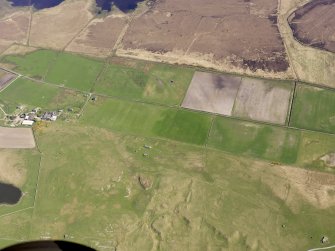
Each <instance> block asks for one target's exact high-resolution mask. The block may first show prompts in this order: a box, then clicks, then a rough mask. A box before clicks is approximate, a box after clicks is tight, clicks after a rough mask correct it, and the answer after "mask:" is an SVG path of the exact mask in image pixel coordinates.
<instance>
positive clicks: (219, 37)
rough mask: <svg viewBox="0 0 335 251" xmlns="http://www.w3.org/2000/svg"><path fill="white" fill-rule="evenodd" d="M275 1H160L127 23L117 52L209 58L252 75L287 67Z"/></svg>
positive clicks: (278, 70) (277, 70)
mask: <svg viewBox="0 0 335 251" xmlns="http://www.w3.org/2000/svg"><path fill="white" fill-rule="evenodd" d="M277 5H278V2H277V0H250V1H249V0H248V1H245V0H208V1H203V0H183V1H180V0H161V1H157V2H156V3H155V5H154V6H153V7H152V8H150V10H148V11H147V12H146V13H144V14H143V15H141V16H139V17H137V18H135V19H134V20H133V22H132V23H131V25H130V27H129V29H128V31H127V33H126V35H125V37H124V39H123V48H124V49H128V50H132V49H142V50H143V49H144V50H147V51H150V52H154V53H160V54H164V53H167V52H178V53H183V54H184V55H190V54H191V55H199V56H201V55H213V59H214V60H215V61H218V62H230V64H232V65H235V66H238V67H242V68H249V69H251V70H252V71H256V70H257V69H262V70H265V71H274V72H283V71H286V70H287V69H288V67H289V64H288V62H287V58H286V52H285V47H284V44H283V42H282V39H281V37H280V34H279V30H278V27H277Z"/></svg>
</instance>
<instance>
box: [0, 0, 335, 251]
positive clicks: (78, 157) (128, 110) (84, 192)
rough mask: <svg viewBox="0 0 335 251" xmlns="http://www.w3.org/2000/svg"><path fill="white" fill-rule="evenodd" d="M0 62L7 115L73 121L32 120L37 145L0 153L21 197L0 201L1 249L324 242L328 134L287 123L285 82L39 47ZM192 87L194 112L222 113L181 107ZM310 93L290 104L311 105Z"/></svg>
mask: <svg viewBox="0 0 335 251" xmlns="http://www.w3.org/2000/svg"><path fill="white" fill-rule="evenodd" d="M243 4H244V3H243ZM253 10H255V9H253ZM13 48H14V47H13ZM27 48H28V47H27ZM9 51H10V50H9ZM39 59H41V60H39ZM2 63H3V64H6V65H12V66H13V69H15V71H18V72H19V73H21V74H23V76H20V78H18V79H17V80H16V81H14V82H13V83H12V84H11V85H10V86H8V87H7V88H6V89H5V90H3V91H2V92H0V105H1V107H0V108H1V109H2V110H4V112H3V113H7V117H8V116H9V117H11V115H13V114H14V115H16V112H17V110H18V109H17V107H19V109H27V110H29V111H31V109H32V108H36V107H41V108H42V110H51V111H54V110H59V109H62V110H63V109H64V110H65V112H64V113H67V111H69V110H71V112H70V113H71V114H72V115H74V116H71V117H70V116H64V117H63V116H62V115H61V116H60V117H59V119H57V121H55V122H46V121H43V122H37V123H35V125H34V126H33V128H32V129H33V133H34V135H31V136H34V138H33V139H36V145H37V146H38V147H37V148H34V149H24V150H22V149H0V182H5V183H9V184H14V185H15V186H17V187H18V188H20V189H21V190H22V192H23V197H22V198H21V200H20V201H19V203H18V204H16V205H14V206H6V205H0V247H4V246H7V245H9V244H12V243H14V242H20V241H26V240H32V239H35V240H36V239H64V240H71V241H74V242H79V243H82V244H86V245H89V246H91V247H93V248H95V249H97V250H106V251H107V250H111V249H112V250H113V249H121V250H133V249H134V246H136V247H137V248H140V249H143V250H179V249H181V250H216V249H222V248H224V249H229V250H292V251H293V250H294V251H295V250H308V249H310V248H312V247H318V246H323V245H322V244H320V239H321V238H322V237H323V236H327V237H328V238H329V239H330V242H333V240H335V233H334V231H333V226H334V224H335V220H334V219H335V218H334V217H333V216H334V214H335V196H334V194H335V175H334V173H335V169H334V167H335V157H334V156H335V152H334V149H335V135H332V134H323V133H320V132H317V129H313V130H315V131H307V130H300V129H298V128H297V129H293V128H289V127H288V126H286V125H285V122H286V120H287V113H288V109H289V107H290V101H291V99H292V96H293V95H292V89H293V86H294V85H293V83H292V82H290V81H272V80H265V79H259V80H256V79H251V78H248V77H245V76H240V77H239V76H231V75H218V74H209V73H200V72H197V73H195V74H194V72H195V70H193V69H190V68H187V67H177V66H172V65H166V64H156V63H152V62H151V63H149V62H143V61H139V60H130V59H124V58H119V57H115V56H112V57H110V58H108V60H106V61H105V62H103V61H101V60H98V59H93V58H88V57H83V56H79V55H75V54H70V53H64V52H52V51H47V50H37V51H34V52H29V53H26V54H25V55H16V56H13V55H5V56H4V57H3V58H2ZM27 76H33V78H36V79H39V80H38V81H37V80H36V81H34V80H33V79H29V78H28V77H27ZM192 76H193V81H192ZM49 82H50V83H49ZM190 83H191V84H190ZM189 84H190V87H189V88H188V86H189ZM62 85H64V86H62ZM203 85H207V86H209V87H210V88H208V89H207V88H204V86H203ZM297 86H298V87H297V90H296V97H295V98H296V99H297V100H296V101H299V100H300V98H301V95H300V93H301V90H300V89H299V88H300V87H301V86H302V85H301V84H298V85H297ZM308 88H311V89H313V88H312V87H310V86H308ZM76 89H77V90H76ZM187 89H188V91H187ZM313 90H314V89H313ZM88 92H90V93H88ZM186 92H187V93H186ZM201 92H204V93H206V95H207V94H208V96H209V97H207V96H205V97H202V95H199V97H200V98H199V103H200V104H203V107H205V108H206V103H207V102H209V101H211V102H213V104H211V105H212V107H215V108H216V109H218V110H219V112H221V113H222V114H223V115H231V116H232V118H226V117H221V116H219V115H217V114H208V113H205V112H199V111H190V110H188V109H184V108H181V107H179V105H180V104H181V103H182V99H183V97H184V96H185V94H186V98H185V100H186V99H187V98H189V97H191V98H192V105H193V106H196V105H197V103H196V99H197V96H196V95H198V93H201ZM323 92H324V93H327V95H326V94H323V95H325V96H323V95H321V96H319V97H318V98H319V99H324V100H325V101H324V102H325V104H326V103H327V102H328V103H330V104H331V100H332V96H331V95H330V94H329V93H330V91H328V90H327V91H326V90H324V89H322V92H321V93H323ZM215 94H217V95H218V96H215ZM211 95H212V97H211ZM313 95H315V94H314V93H313ZM313 95H312V94H311V96H308V97H307V98H303V99H302V101H301V103H305V105H306V107H308V105H309V102H310V101H312V102H311V103H312V104H311V106H313V107H314V106H316V105H313V102H314V103H315V101H313V98H312V97H313ZM328 95H330V96H329V97H328ZM299 96H300V98H299ZM213 97H216V98H213ZM303 97H305V96H303ZM206 98H207V100H206ZM315 99H317V98H315ZM185 100H184V103H185ZM222 100H223V101H224V102H225V103H224V104H225V106H223V107H222V106H221V105H220V104H221V103H220V102H222ZM296 101H294V102H293V113H292V116H294V113H295V109H296V105H297V104H298V103H299V102H300V101H299V102H298V103H296ZM322 104H323V103H322ZM209 106H210V105H208V107H209ZM301 106H303V105H301ZM22 107H24V108H22ZM203 107H200V108H201V109H200V108H199V110H204V111H206V110H205V108H203ZM69 108H70V109H69ZM191 108H192V109H196V108H195V107H191ZM206 109H207V108H206ZM320 109H322V111H328V110H325V109H324V108H321V106H320ZM320 111H321V110H320ZM329 111H330V110H329ZM0 112H1V111H0ZM210 112H213V111H210ZM320 114H321V113H320ZM329 114H331V113H329ZM329 114H328V115H327V114H324V115H318V116H321V117H322V116H324V117H329ZM65 115H67V114H65ZM310 116H314V115H313V114H311V115H310ZM315 116H316V115H315ZM233 117H235V118H233ZM236 117H242V118H243V119H241V120H238V119H236ZM292 119H293V117H292ZM246 120H261V121H266V122H271V123H279V124H282V125H278V126H275V125H271V124H262V123H258V122H251V121H246ZM291 122H292V120H291ZM297 127H298V126H297ZM16 129H20V128H14V129H11V130H16ZM24 129H26V128H24ZM0 130H1V129H0ZM6 130H9V129H8V128H6ZM30 133H31V131H30ZM0 135H1V134H0ZM8 135H10V134H8V133H6V136H7V137H8ZM16 136H17V135H16ZM20 140H22V139H21V138H20ZM11 142H12V141H11ZM0 144H1V138H0ZM5 147H6V148H7V147H9V145H8V144H7V145H6V146H5ZM306 219H308V221H306ZM260 222H261V223H262V224H260ZM311 223H313V224H311ZM88 226H89V227H88Z"/></svg>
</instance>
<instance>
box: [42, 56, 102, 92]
mask: <svg viewBox="0 0 335 251" xmlns="http://www.w3.org/2000/svg"><path fill="white" fill-rule="evenodd" d="M103 64H104V63H103V62H102V61H98V60H95V59H90V58H87V57H83V56H79V55H74V54H70V53H60V54H59V55H58V57H57V59H56V61H55V62H54V63H53V64H52V67H51V68H50V70H49V71H48V74H47V75H46V81H48V82H51V83H54V84H60V85H64V86H66V87H70V88H74V89H78V90H81V91H90V90H91V88H92V86H93V85H94V83H95V81H96V79H97V77H98V75H99V73H100V72H101V70H102V67H103Z"/></svg>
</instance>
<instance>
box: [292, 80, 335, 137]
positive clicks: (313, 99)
mask: <svg viewBox="0 0 335 251" xmlns="http://www.w3.org/2000/svg"><path fill="white" fill-rule="evenodd" d="M290 125H291V126H294V127H298V128H304V129H311V130H317V131H322V132H329V133H335V91H329V90H326V89H320V88H316V87H310V86H306V85H302V84H298V86H297V91H296V96H295V99H294V103H293V110H292V115H291V123H290Z"/></svg>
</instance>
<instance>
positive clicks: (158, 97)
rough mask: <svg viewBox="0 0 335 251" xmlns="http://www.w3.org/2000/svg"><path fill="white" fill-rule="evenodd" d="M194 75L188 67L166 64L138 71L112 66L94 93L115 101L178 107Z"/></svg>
mask: <svg viewBox="0 0 335 251" xmlns="http://www.w3.org/2000/svg"><path fill="white" fill-rule="evenodd" d="M193 73H194V71H193V70H191V69H188V68H185V67H175V66H169V65H163V64H156V65H152V64H145V63H142V64H140V65H137V67H136V66H135V67H129V66H121V65H116V64H111V65H109V66H108V69H107V70H106V71H105V72H104V73H103V74H102V76H101V78H100V80H99V81H98V83H97V84H96V86H95V88H94V91H95V92H97V93H101V94H106V95H110V96H114V97H122V98H130V99H136V100H145V101H149V102H156V103H161V104H167V105H178V104H180V103H181V101H182V98H183V96H184V94H185V92H186V89H187V87H188V85H189V83H190V82H191V79H192V75H193ZM171 81H172V82H171Z"/></svg>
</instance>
